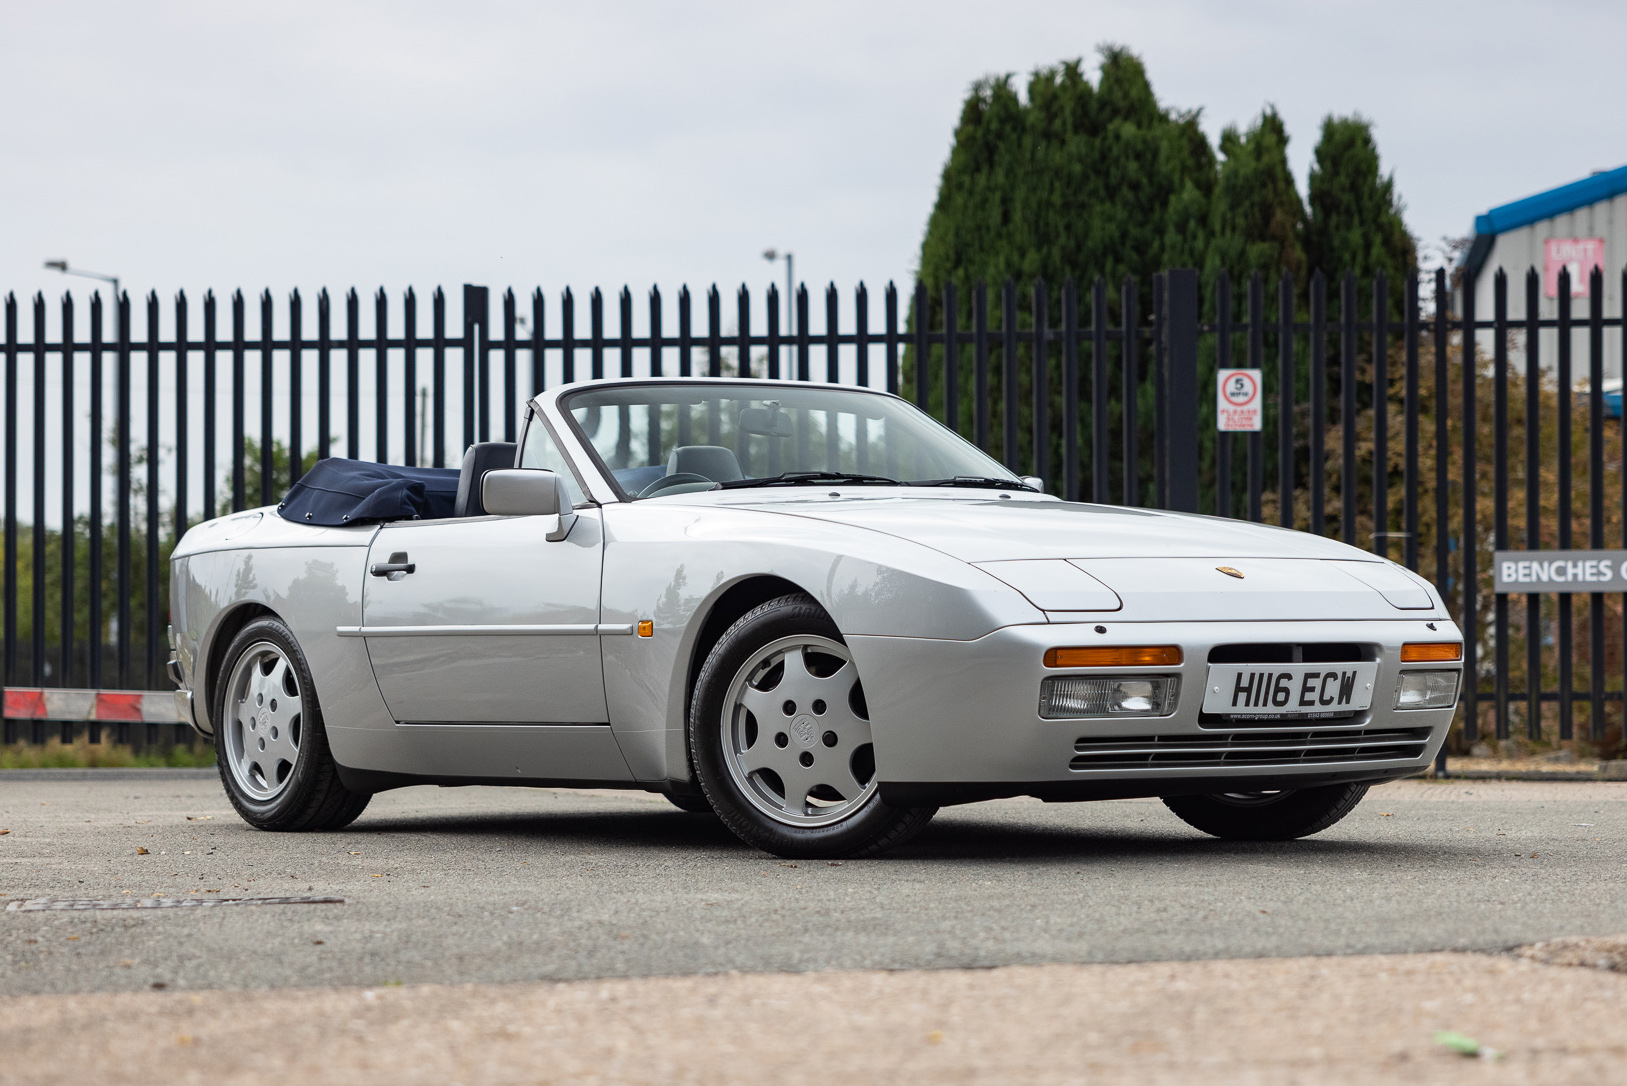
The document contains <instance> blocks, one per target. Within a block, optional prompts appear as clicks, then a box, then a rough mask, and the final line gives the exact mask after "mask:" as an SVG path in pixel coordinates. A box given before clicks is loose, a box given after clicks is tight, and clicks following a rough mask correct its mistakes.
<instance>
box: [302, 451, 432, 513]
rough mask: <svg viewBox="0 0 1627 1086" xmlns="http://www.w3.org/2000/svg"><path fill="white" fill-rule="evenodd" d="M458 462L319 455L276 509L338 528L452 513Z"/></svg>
mask: <svg viewBox="0 0 1627 1086" xmlns="http://www.w3.org/2000/svg"><path fill="white" fill-rule="evenodd" d="M459 474H460V473H459V471H458V469H456V468H405V467H397V466H396V465H394V464H372V463H368V462H367V461H365V460H341V459H339V458H337V457H332V458H329V459H327V460H318V461H317V462H316V464H315V466H314V467H312V468H311V470H310V471H309V472H307V473H306V474H305V476H304V477H303V478H301V479H300V481H299V482H297V483H295V484H294V485H293V486H292V487H290V488H289V489H288V494H287V495H286V496H285V497H284V498H283V500H282V504H281V505H279V506H277V512H278V513H280V514H282V516H283V517H284V518H286V519H288V520H291V521H294V522H295V523H296V524H318V525H322V526H324V527H329V528H340V527H345V526H348V525H352V524H368V523H372V522H376V521H384V520H432V519H436V518H440V517H449V516H451V515H452V510H453V506H454V505H455V504H456V502H457V497H458V475H459Z"/></svg>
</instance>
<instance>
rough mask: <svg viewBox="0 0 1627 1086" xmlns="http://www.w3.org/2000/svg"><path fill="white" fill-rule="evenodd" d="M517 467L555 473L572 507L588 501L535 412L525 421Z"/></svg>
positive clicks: (563, 456)
mask: <svg viewBox="0 0 1627 1086" xmlns="http://www.w3.org/2000/svg"><path fill="white" fill-rule="evenodd" d="M518 466H519V467H522V468H543V469H545V470H547V471H552V472H557V473H558V475H559V477H560V478H561V479H563V480H564V481H565V492H566V493H567V494H569V495H570V498H571V504H572V505H581V504H582V503H584V502H586V501H587V500H588V499H587V495H586V494H585V493H583V492H582V485H581V483H579V482H577V479H576V472H574V471H572V470H571V465H570V462H569V461H568V460H566V459H565V454H564V453H562V452H561V451H560V449H559V445H558V443H557V442H555V441H554V435H553V434H551V433H549V432H548V427H547V426H546V425H544V424H543V421H542V420H541V419H540V418H538V417H537V413H536V412H535V411H533V412H531V414H530V416H529V417H528V418H527V419H526V423H525V437H524V438H523V439H522V440H521V443H520V462H519V465H518Z"/></svg>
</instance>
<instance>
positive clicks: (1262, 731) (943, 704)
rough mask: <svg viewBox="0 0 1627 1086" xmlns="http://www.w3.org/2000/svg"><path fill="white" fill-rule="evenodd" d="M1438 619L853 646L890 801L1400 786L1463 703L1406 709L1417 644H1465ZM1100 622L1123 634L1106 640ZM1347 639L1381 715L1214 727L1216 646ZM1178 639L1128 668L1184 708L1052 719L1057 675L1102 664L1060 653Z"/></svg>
mask: <svg viewBox="0 0 1627 1086" xmlns="http://www.w3.org/2000/svg"><path fill="white" fill-rule="evenodd" d="M1434 622H1435V625H1436V626H1437V627H1438V628H1437V629H1434V630H1431V629H1429V628H1428V627H1427V626H1426V625H1425V620H1424V619H1422V618H1418V619H1397V620H1378V621H1360V622H1352V621H1337V622H1334V621H1329V622H1249V623H1215V622H1191V623H1168V622H1160V623H1133V622H1109V623H1102V624H1098V623H1095V622H1084V623H1065V624H1064V623H1051V624H1047V625H1031V626H1010V627H1006V628H1004V629H1001V630H997V631H995V632H994V633H992V634H989V635H988V636H986V637H983V638H979V639H978V640H976V641H936V640H928V639H923V638H896V637H875V636H862V635H855V636H849V637H848V638H847V640H848V644H849V647H850V648H851V649H852V651H853V654H854V659H855V662H856V663H857V664H858V666H859V674H860V676H861V677H862V678H863V680H864V685H865V695H866V698H867V701H868V703H869V709H870V720H871V728H872V733H873V735H874V741H875V752H876V771H877V775H878V777H879V778H880V780H881V782H882V791H883V795H884V797H890V798H891V799H892V801H894V802H901V803H902V802H906V801H911V802H918V803H926V802H937V803H946V802H957V798H956V797H959V801H966V800H973V799H984V798H989V797H990V796H996V795H1037V796H1040V797H1041V798H1048V799H1072V798H1078V799H1086V798H1103V799H1107V798H1116V797H1121V796H1134V795H1142V796H1145V795H1174V794H1177V793H1192V792H1216V791H1232V790H1240V789H1241V790H1256V789H1268V788H1285V787H1300V788H1303V787H1311V786H1314V785H1317V784H1335V783H1341V782H1344V781H1354V780H1369V781H1377V780H1389V779H1394V778H1397V777H1404V776H1408V775H1410V774H1413V773H1416V772H1418V771H1420V770H1422V769H1424V768H1426V767H1427V766H1428V765H1429V764H1430V763H1431V761H1432V760H1433V759H1434V757H1435V754H1436V752H1437V751H1438V750H1439V749H1440V746H1441V743H1442V742H1444V741H1445V738H1446V732H1447V729H1448V728H1449V727H1450V725H1451V722H1452V717H1453V714H1454V712H1455V710H1454V709H1418V710H1405V711H1397V710H1396V709H1394V708H1392V705H1393V700H1394V692H1395V684H1396V681H1397V679H1398V678H1399V676H1400V673H1401V671H1402V670H1403V669H1402V666H1401V663H1400V650H1401V645H1402V643H1403V642H1407V641H1453V640H1459V639H1460V635H1459V634H1458V632H1457V630H1456V628H1455V627H1453V626H1452V625H1451V624H1450V623H1447V622H1443V621H1441V620H1439V619H1435V620H1434ZM1098 625H1100V626H1101V627H1102V628H1104V629H1105V630H1106V631H1107V632H1106V633H1097V632H1096V630H1097V628H1098ZM1333 642H1338V643H1356V644H1360V645H1366V646H1371V649H1372V651H1373V653H1374V655H1375V656H1376V658H1377V662H1378V676H1377V679H1376V681H1375V684H1374V697H1373V704H1372V707H1371V708H1370V709H1368V710H1365V711H1363V712H1361V713H1358V714H1356V715H1355V716H1354V717H1352V718H1350V719H1346V720H1327V721H1305V722H1298V723H1270V724H1264V723H1262V722H1247V723H1244V722H1221V721H1218V720H1209V719H1205V720H1200V710H1201V707H1202V700H1203V699H1202V691H1203V687H1204V681H1205V678H1206V676H1207V669H1208V666H1209V665H1208V658H1209V651H1210V649H1212V648H1213V647H1214V646H1216V645H1223V644H1224V645H1236V644H1249V643H1279V644H1280V643H1289V644H1315V643H1333ZM1167 644H1176V645H1180V646H1181V647H1182V649H1183V652H1184V662H1183V663H1182V664H1180V665H1178V666H1173V667H1158V668H1143V669H1114V674H1123V673H1126V672H1132V673H1134V672H1142V673H1146V674H1161V675H1178V676H1179V677H1180V680H1181V692H1180V698H1179V702H1178V704H1177V706H1176V709H1175V711H1174V713H1173V714H1171V715H1170V716H1165V717H1110V718H1099V717H1098V718H1082V719H1069V720H1048V719H1044V718H1042V717H1040V715H1039V689H1040V681H1041V680H1042V679H1043V678H1045V677H1047V676H1051V675H1060V674H1091V673H1092V672H1091V671H1089V670H1087V669H1076V670H1072V671H1070V670H1066V669H1049V668H1046V667H1045V666H1044V664H1043V659H1042V658H1043V656H1044V653H1045V650H1046V649H1048V648H1054V647H1059V646H1073V645H1101V646H1112V645H1167ZM1431 666H1432V667H1435V668H1437V669H1438V668H1439V667H1440V665H1438V664H1437V665H1431ZM1408 668H1409V669H1411V668H1412V665H1409V666H1408ZM1120 753H1123V756H1122V757H1121V756H1119V754H1120ZM934 797H935V798H934Z"/></svg>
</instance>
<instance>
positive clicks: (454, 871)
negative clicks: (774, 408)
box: [0, 773, 1627, 995]
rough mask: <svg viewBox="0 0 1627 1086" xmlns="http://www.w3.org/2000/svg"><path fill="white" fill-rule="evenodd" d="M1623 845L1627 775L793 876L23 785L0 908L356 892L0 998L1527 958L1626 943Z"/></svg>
mask: <svg viewBox="0 0 1627 1086" xmlns="http://www.w3.org/2000/svg"><path fill="white" fill-rule="evenodd" d="M37 776H38V775H34V777H35V778H37ZM1624 830H1627V783H1619V784H1617V783H1604V782H1589V783H1546V782H1543V783H1515V782H1507V783H1505V782H1487V781H1471V782H1462V781H1447V782H1438V783H1437V782H1423V781H1417V782H1401V783H1398V784H1392V785H1386V786H1384V787H1382V788H1378V789H1375V790H1374V791H1373V792H1372V793H1370V794H1369V796H1368V798H1367V800H1366V801H1365V802H1364V803H1363V804H1362V805H1361V806H1359V807H1358V808H1357V809H1356V811H1355V812H1354V813H1353V814H1352V815H1351V816H1350V817H1348V818H1346V819H1345V820H1344V821H1343V822H1341V823H1340V824H1339V825H1337V826H1335V827H1334V828H1333V829H1331V830H1329V831H1326V832H1324V833H1322V834H1320V835H1318V836H1316V837H1314V838H1310V839H1308V840H1304V841H1298V842H1291V843H1286V844H1237V843H1227V842H1221V841H1216V840H1214V839H1211V838H1208V837H1205V836H1204V835H1202V834H1200V833H1198V832H1196V831H1195V830H1192V829H1190V828H1188V827H1187V826H1186V825H1184V824H1183V823H1181V822H1180V821H1178V820H1177V819H1176V818H1175V817H1174V816H1173V815H1171V814H1170V813H1169V812H1167V811H1166V810H1165V809H1164V808H1163V806H1162V805H1161V804H1159V803H1158V802H1157V801H1118V802H1112V803H1085V804H1050V805H1048V804H1042V803H1039V802H1037V801H1031V800H1004V801H999V802H994V803H984V804H976V805H971V806H965V807H957V808H949V809H946V810H944V811H942V812H941V813H940V814H939V816H938V817H937V819H935V820H934V822H933V823H932V825H931V826H930V827H929V828H928V829H927V830H926V832H925V833H923V834H922V835H921V836H920V837H918V838H917V839H916V840H915V841H913V842H911V843H910V844H909V845H908V846H907V847H905V848H902V849H899V850H897V851H895V852H892V853H889V854H888V855H886V856H884V857H881V858H877V859H872V860H862V861H854V860H850V861H846V862H842V863H831V862H827V861H807V860H803V861H797V862H795V863H792V862H788V861H781V860H779V859H777V858H775V857H771V856H767V855H765V854H763V853H761V852H757V851H756V850H754V849H751V848H749V847H747V846H745V845H744V844H742V843H740V842H739V841H737V840H736V839H735V838H734V837H733V836H732V835H730V834H729V833H728V832H727V831H726V830H724V829H723V827H722V826H721V825H720V824H719V823H717V822H716V821H715V820H713V819H712V818H711V817H710V816H704V815H700V816H697V815H689V814H684V813H682V812H679V811H677V810H675V809H674V808H672V807H670V806H669V805H668V804H667V803H666V802H665V801H664V800H662V799H661V798H660V797H656V796H650V795H646V794H642V793H613V792H592V793H583V792H571V791H565V790H551V789H550V790H542V789H522V788H444V789H443V788H433V787H421V788H408V789H401V790H398V791H394V792H388V793H384V794H382V795H379V796H377V797H375V799H374V801H373V803H372V805H371V806H370V807H369V808H368V810H367V812H366V813H365V814H363V815H362V817H361V818H360V819H359V820H358V821H357V822H356V823H355V824H354V825H352V826H351V827H349V828H348V829H346V830H343V831H341V832H338V833H331V834H309V835H301V834H271V833H262V832H259V831H256V830H253V829H250V828H249V827H248V826H246V825H244V824H243V823H242V822H241V821H239V820H238V818H237V816H236V815H235V814H234V813H233V812H232V809H231V807H230V805H229V804H228V803H227V801H226V798H225V795H224V793H223V792H222V791H221V787H220V783H219V781H218V780H214V779H211V778H207V777H201V778H200V777H197V776H184V775H175V774H167V775H166V774H153V775H149V776H138V775H135V774H134V773H122V774H117V775H110V776H107V777H88V778H87V776H86V775H84V774H80V775H78V779H59V778H53V779H47V780H40V779H30V777H29V776H27V775H21V776H19V775H6V774H0V831H9V832H5V833H0V903H9V902H14V901H19V900H26V899H35V898H55V899H63V898H75V899H97V900H109V901H111V900H129V899H136V898H155V899H156V898H157V896H158V895H162V896H163V899H164V900H176V899H181V898H200V899H201V898H210V897H234V896H284V895H301V896H330V897H340V898H343V899H344V902H343V904H305V905H274V906H272V905H268V906H262V907H254V908H249V907H227V908H165V909H127V910H110V911H83V912H31V911H5V912H0V995H3V994H27V993H50V992H90V991H126V990H129V991H134V990H146V989H152V988H162V989H169V990H173V989H219V988H282V987H306V986H328V985H356V986H386V985H394V984H408V985H411V984H419V983H441V984H446V983H462V982H511V981H537V980H578V979H593V978H611V977H638V976H657V975H684V974H706V973H717V972H726V971H741V972H805V971H813V970H830V969H889V970H890V969H941V968H978V967H989V966H1000V965H1016V964H1040V963H1052V962H1065V963H1083V962H1144V961H1161V960H1196V959H1220V958H1252V957H1287V956H1297V955H1333V954H1375V953H1404V952H1417V951H1429V950H1445V949H1463V950H1498V949H1502V948H1506V947H1509V946H1512V945H1515V944H1520V943H1528V942H1532V941H1536V940H1541V939H1549V938H1556V937H1561V936H1570V935H1602V934H1613V933H1620V932H1627V895H1624V893H1623V889H1624V884H1627V833H1624V832H1623V831H1624ZM142 850H145V851H142Z"/></svg>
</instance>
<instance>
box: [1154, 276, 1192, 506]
mask: <svg viewBox="0 0 1627 1086" xmlns="http://www.w3.org/2000/svg"><path fill="white" fill-rule="evenodd" d="M1164 280H1165V282H1164V299H1163V301H1164V321H1163V325H1164V327H1163V333H1164V357H1165V360H1166V361H1165V364H1166V365H1167V366H1168V373H1169V377H1168V382H1169V383H1168V389H1169V391H1168V396H1169V425H1168V427H1167V428H1166V429H1165V431H1164V440H1165V442H1166V443H1167V444H1166V448H1167V450H1168V452H1167V461H1168V464H1169V508H1170V509H1172V510H1174V511H1175V512H1178V513H1196V512H1197V511H1198V273H1197V271H1196V270H1195V269H1193V268H1171V269H1170V270H1169V271H1168V272H1166V273H1165V276H1164Z"/></svg>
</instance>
